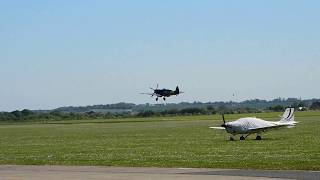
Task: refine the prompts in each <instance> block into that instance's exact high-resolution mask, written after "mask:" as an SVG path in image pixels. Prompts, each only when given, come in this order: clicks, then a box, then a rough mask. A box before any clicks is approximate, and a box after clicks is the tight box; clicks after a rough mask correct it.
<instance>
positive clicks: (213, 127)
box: [209, 127, 226, 130]
mask: <svg viewBox="0 0 320 180" xmlns="http://www.w3.org/2000/svg"><path fill="white" fill-rule="evenodd" d="M209 128H210V129H222V130H225V129H226V128H224V127H209Z"/></svg>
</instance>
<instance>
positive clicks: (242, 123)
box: [210, 108, 297, 141]
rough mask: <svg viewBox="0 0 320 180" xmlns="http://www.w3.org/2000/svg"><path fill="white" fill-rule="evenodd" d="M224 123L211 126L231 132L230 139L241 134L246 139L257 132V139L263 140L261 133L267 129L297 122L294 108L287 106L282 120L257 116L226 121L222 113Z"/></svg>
mask: <svg viewBox="0 0 320 180" xmlns="http://www.w3.org/2000/svg"><path fill="white" fill-rule="evenodd" d="M222 120H223V124H222V125H221V126H220V127H210V128H212V129H223V130H226V131H227V133H229V134H231V136H230V140H231V141H232V140H234V136H235V135H237V134H240V135H241V136H240V140H245V139H246V138H247V137H248V136H249V135H251V134H257V137H256V140H261V134H262V133H263V132H265V131H269V130H273V129H278V128H282V127H288V128H292V127H294V126H295V124H297V122H296V121H294V108H287V109H286V110H285V112H284V113H283V115H282V117H281V119H280V121H265V120H263V119H259V118H255V117H246V118H240V119H238V120H236V121H232V122H226V121H225V118H224V115H223V114H222Z"/></svg>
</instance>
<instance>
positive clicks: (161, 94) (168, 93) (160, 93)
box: [141, 84, 183, 101]
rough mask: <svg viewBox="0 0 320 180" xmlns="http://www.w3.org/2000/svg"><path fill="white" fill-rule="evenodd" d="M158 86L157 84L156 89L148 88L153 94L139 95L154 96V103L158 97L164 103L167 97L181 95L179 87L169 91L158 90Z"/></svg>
mask: <svg viewBox="0 0 320 180" xmlns="http://www.w3.org/2000/svg"><path fill="white" fill-rule="evenodd" d="M158 87H159V85H158V84H157V87H156V88H152V87H150V89H151V90H153V93H141V94H148V95H151V97H153V96H156V101H158V99H159V97H160V98H161V97H162V99H163V100H164V101H165V100H166V98H167V97H170V96H173V95H176V96H178V95H179V94H181V93H183V92H181V91H180V90H179V87H178V86H177V87H176V90H170V89H158Z"/></svg>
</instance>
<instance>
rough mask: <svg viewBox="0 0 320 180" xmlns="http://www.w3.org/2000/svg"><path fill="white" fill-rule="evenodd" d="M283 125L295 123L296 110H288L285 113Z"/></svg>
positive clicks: (282, 119)
mask: <svg viewBox="0 0 320 180" xmlns="http://www.w3.org/2000/svg"><path fill="white" fill-rule="evenodd" d="M279 122H281V123H290V122H294V108H287V109H286V111H285V112H284V113H283V115H282V117H281V120H280V121H279Z"/></svg>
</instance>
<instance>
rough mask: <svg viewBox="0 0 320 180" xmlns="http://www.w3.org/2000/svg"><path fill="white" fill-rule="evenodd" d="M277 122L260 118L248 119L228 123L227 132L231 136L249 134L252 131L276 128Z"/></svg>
mask: <svg viewBox="0 0 320 180" xmlns="http://www.w3.org/2000/svg"><path fill="white" fill-rule="evenodd" d="M276 125H277V124H276V122H271V121H265V120H262V119H259V118H254V117H246V118H241V119H238V120H236V121H232V122H227V123H226V131H227V132H228V133H230V134H234V135H235V134H248V133H249V132H250V130H252V129H259V128H265V127H272V126H276Z"/></svg>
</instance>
